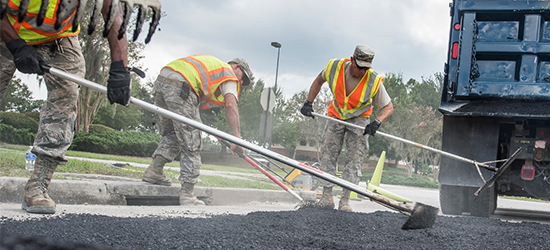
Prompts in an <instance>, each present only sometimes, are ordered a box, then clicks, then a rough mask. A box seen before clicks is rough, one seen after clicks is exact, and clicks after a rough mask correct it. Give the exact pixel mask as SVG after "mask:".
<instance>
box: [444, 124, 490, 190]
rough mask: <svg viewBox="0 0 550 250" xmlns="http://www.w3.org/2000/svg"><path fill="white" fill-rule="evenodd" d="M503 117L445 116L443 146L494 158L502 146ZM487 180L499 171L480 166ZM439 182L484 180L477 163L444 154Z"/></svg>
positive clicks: (466, 154)
mask: <svg viewBox="0 0 550 250" xmlns="http://www.w3.org/2000/svg"><path fill="white" fill-rule="evenodd" d="M498 135H499V121H498V118H494V117H466V116H448V115H446V116H444V117H443V139H442V150H443V151H446V152H450V153H453V154H457V155H461V156H463V157H467V158H470V159H473V160H476V161H478V162H485V161H494V160H496V157H497V150H498ZM480 171H481V173H482V175H483V178H484V179H485V180H488V179H490V178H491V177H492V176H493V175H494V173H495V172H492V171H489V170H487V169H480ZM439 182H440V183H441V184H443V185H453V186H467V187H480V186H482V185H484V184H485V183H484V180H482V179H481V177H480V176H479V173H478V170H477V169H476V167H475V166H474V165H471V164H468V163H464V162H460V161H457V160H453V159H450V158H447V157H441V163H440V170H439Z"/></svg>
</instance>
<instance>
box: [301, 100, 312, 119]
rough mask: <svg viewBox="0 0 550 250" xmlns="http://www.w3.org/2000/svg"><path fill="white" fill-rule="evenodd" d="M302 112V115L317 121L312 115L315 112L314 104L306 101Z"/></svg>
mask: <svg viewBox="0 0 550 250" xmlns="http://www.w3.org/2000/svg"><path fill="white" fill-rule="evenodd" d="M300 112H302V115H305V116H309V117H311V118H313V119H315V117H314V116H313V115H312V114H311V113H313V112H315V111H313V103H312V102H310V101H306V102H305V103H304V106H302V109H300Z"/></svg>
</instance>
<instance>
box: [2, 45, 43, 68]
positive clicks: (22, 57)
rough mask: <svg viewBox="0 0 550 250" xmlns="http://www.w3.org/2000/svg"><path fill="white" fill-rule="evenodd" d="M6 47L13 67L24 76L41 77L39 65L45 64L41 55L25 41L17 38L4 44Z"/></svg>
mask: <svg viewBox="0 0 550 250" xmlns="http://www.w3.org/2000/svg"><path fill="white" fill-rule="evenodd" d="M6 47H8V49H9V51H10V52H11V54H12V55H13V62H14V63H15V67H16V68H17V69H18V70H19V71H21V73H25V74H34V73H36V74H39V75H43V74H44V71H43V70H42V67H41V65H43V64H44V63H45V61H44V57H42V54H40V53H38V51H36V50H35V49H34V48H33V47H32V46H30V45H28V44H27V42H25V40H23V39H21V38H18V39H13V40H11V41H9V42H6Z"/></svg>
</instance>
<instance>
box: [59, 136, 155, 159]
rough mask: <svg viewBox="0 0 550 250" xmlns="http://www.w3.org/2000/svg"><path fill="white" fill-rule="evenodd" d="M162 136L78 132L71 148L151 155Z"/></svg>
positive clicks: (85, 150)
mask: <svg viewBox="0 0 550 250" xmlns="http://www.w3.org/2000/svg"><path fill="white" fill-rule="evenodd" d="M160 139H162V137H161V136H160V135H158V134H153V133H145V132H133V131H132V132H121V131H111V132H100V133H89V134H84V133H76V134H75V137H74V140H73V144H72V145H71V147H70V148H69V149H70V150H76V151H84V152H92V153H100V154H113V155H127V156H139V157H150V156H151V155H152V154H153V152H154V151H155V149H156V148H157V146H158V142H159V141H160Z"/></svg>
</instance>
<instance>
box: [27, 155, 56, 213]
mask: <svg viewBox="0 0 550 250" xmlns="http://www.w3.org/2000/svg"><path fill="white" fill-rule="evenodd" d="M57 165H58V162H57V161H55V160H54V159H52V158H50V157H48V156H44V155H37V157H36V161H35V164H34V171H33V173H32V175H31V177H30V178H29V181H27V184H26V185H25V192H24V194H23V204H22V205H21V208H22V209H23V210H25V211H27V212H28V213H36V214H54V213H55V206H56V205H55V202H54V201H53V200H52V199H51V198H50V196H49V195H48V187H49V186H50V182H51V180H52V176H53V173H54V171H55V169H56V168H57Z"/></svg>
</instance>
